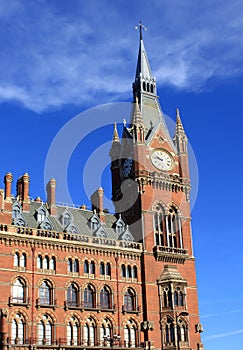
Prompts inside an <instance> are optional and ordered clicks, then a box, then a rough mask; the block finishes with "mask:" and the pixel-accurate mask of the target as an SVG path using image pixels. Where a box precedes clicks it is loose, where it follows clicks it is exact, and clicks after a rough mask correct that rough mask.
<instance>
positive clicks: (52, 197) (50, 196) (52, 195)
mask: <svg viewBox="0 0 243 350" xmlns="http://www.w3.org/2000/svg"><path fill="white" fill-rule="evenodd" d="M46 193H47V203H48V205H49V210H50V214H51V215H54V216H56V215H57V207H56V180H55V179H51V180H50V181H49V182H48V184H47V186H46Z"/></svg>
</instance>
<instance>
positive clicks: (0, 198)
mask: <svg viewBox="0 0 243 350" xmlns="http://www.w3.org/2000/svg"><path fill="white" fill-rule="evenodd" d="M3 209H4V190H3V189H0V210H3Z"/></svg>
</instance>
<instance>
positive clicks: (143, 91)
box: [131, 22, 174, 147]
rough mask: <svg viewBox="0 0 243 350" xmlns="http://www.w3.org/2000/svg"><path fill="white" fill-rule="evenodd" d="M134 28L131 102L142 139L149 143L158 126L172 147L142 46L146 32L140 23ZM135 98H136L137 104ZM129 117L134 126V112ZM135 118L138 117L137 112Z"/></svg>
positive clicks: (154, 82) (154, 81)
mask: <svg viewBox="0 0 243 350" xmlns="http://www.w3.org/2000/svg"><path fill="white" fill-rule="evenodd" d="M135 28H136V29H139V40H140V44H139V50H138V59H137V66H136V74H135V80H134V83H133V102H134V103H135V107H136V104H137V105H139V110H140V114H139V118H140V119H142V122H143V128H144V139H145V140H146V142H148V143H149V142H150V140H151V139H152V138H153V136H154V133H155V132H156V130H157V129H158V126H159V125H161V127H162V129H163V132H164V134H165V136H166V139H167V140H168V142H169V143H170V145H171V146H172V147H174V144H173V141H172V140H171V137H170V135H169V131H168V128H167V126H166V123H165V119H164V115H163V112H162V110H161V107H160V103H159V100H158V96H157V87H156V80H155V78H154V77H153V76H152V72H151V69H150V64H149V60H148V56H147V52H146V50H145V46H144V41H143V30H146V28H145V26H144V25H143V24H142V23H141V22H140V23H139V26H137V27H135ZM136 98H138V101H137V102H136ZM136 108H137V107H136ZM131 117H132V118H131V124H134V117H135V112H134V111H133V113H132V115H131ZM136 117H138V114H137V112H136ZM140 125H141V123H140Z"/></svg>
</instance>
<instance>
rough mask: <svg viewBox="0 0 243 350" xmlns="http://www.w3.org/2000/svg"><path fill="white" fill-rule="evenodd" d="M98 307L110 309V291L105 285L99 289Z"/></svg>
mask: <svg viewBox="0 0 243 350" xmlns="http://www.w3.org/2000/svg"><path fill="white" fill-rule="evenodd" d="M100 308H101V309H111V291H110V289H109V288H108V287H107V286H104V287H103V288H102V289H101V291H100Z"/></svg>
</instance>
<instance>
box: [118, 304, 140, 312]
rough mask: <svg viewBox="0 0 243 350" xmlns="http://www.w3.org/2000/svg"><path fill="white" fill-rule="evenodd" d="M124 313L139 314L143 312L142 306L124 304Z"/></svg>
mask: <svg viewBox="0 0 243 350" xmlns="http://www.w3.org/2000/svg"><path fill="white" fill-rule="evenodd" d="M122 312H123V313H130V314H139V313H140V312H141V306H136V307H131V306H128V305H125V304H124V305H122Z"/></svg>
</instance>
